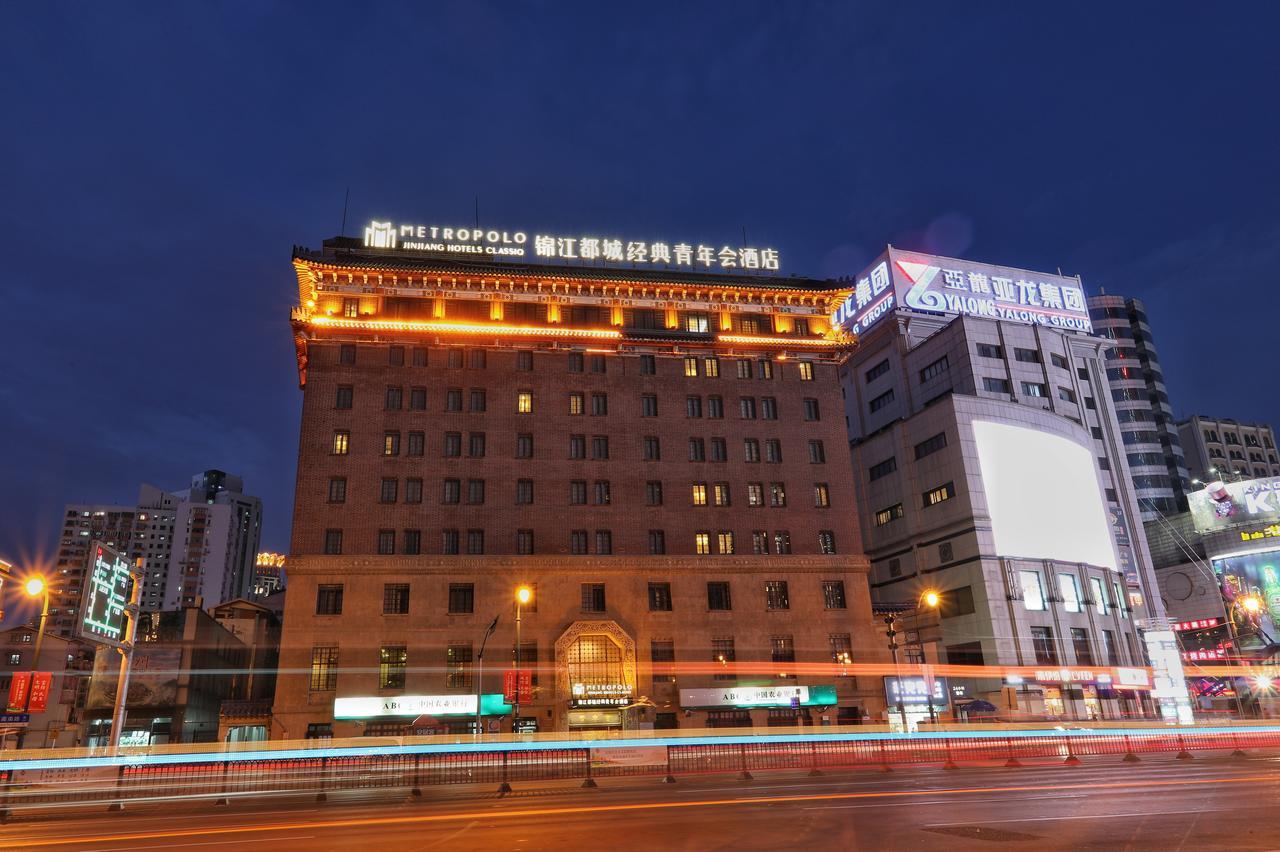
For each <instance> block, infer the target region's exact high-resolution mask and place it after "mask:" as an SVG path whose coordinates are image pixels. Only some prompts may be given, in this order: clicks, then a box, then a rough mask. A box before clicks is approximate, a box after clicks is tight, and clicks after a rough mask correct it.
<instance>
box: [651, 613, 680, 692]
mask: <svg viewBox="0 0 1280 852" xmlns="http://www.w3.org/2000/svg"><path fill="white" fill-rule="evenodd" d="M668 609H670V607H668ZM649 659H650V660H651V661H652V662H653V663H654V666H653V669H654V674H653V682H654V683H675V680H676V676H675V674H674V672H675V666H674V665H673V663H675V661H676V644H675V642H672V641H671V640H670V639H654V640H652V641H651V642H650V643H649ZM662 669H665V671H663V672H662V673H661V674H659V671H660V670H662Z"/></svg>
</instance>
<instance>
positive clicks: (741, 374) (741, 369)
mask: <svg viewBox="0 0 1280 852" xmlns="http://www.w3.org/2000/svg"><path fill="white" fill-rule="evenodd" d="M737 370H738V378H740V379H749V378H751V362H750V361H748V360H746V359H745V358H744V359H741V360H739V361H738V362H737Z"/></svg>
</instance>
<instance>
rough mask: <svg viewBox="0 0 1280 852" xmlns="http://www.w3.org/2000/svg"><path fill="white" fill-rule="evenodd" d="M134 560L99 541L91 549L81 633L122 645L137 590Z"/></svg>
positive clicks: (104, 642)
mask: <svg viewBox="0 0 1280 852" xmlns="http://www.w3.org/2000/svg"><path fill="white" fill-rule="evenodd" d="M131 570H132V563H130V561H129V559H128V558H127V557H126V556H124V554H122V553H120V551H118V550H113V549H112V548H110V547H107V546H106V545H105V544H103V543H102V542H100V541H95V542H94V543H93V545H92V546H91V547H90V549H89V582H88V587H87V588H86V589H85V593H84V608H83V609H82V610H81V612H80V629H79V633H80V635H81V636H83V637H84V638H86V639H88V640H90V641H92V642H97V643H98V644H100V645H110V646H112V647H115V648H119V647H122V646H123V645H124V644H125V640H126V639H127V638H128V637H126V636H125V631H124V628H125V612H124V610H125V607H126V606H128V605H129V596H130V595H131V594H132V593H133V577H132V575H131V573H130V572H131Z"/></svg>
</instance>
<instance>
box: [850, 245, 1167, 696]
mask: <svg viewBox="0 0 1280 852" xmlns="http://www.w3.org/2000/svg"><path fill="white" fill-rule="evenodd" d="M832 319H833V322H834V323H839V324H842V325H843V326H844V327H845V328H847V329H848V330H849V331H850V333H853V334H857V335H858V339H859V345H858V347H857V349H856V350H855V351H854V352H853V354H852V355H851V357H850V358H849V359H848V360H847V361H846V362H845V364H844V365H842V367H841V368H840V377H841V381H842V386H843V388H844V394H845V413H846V418H847V421H848V434H849V438H850V440H851V444H852V454H853V465H854V477H855V482H856V486H857V489H858V504H859V506H860V507H863V508H864V511H863V512H861V513H860V514H859V518H860V520H861V523H862V538H863V546H864V548H865V549H866V552H867V556H868V558H869V559H870V562H871V586H872V595H873V598H874V599H875V600H876V601H884V602H889V601H905V602H910V601H913V600H915V599H916V598H917V597H918V596H919V595H920V594H921V593H922V592H924V591H925V590H926V589H936V590H938V591H940V592H941V594H942V606H941V612H940V614H941V616H942V618H941V644H942V648H943V657H944V659H945V661H946V662H949V663H952V664H970V665H974V664H976V665H987V666H1035V667H1039V668H1038V669H1037V670H1036V671H1035V673H1034V676H1030V675H1026V674H1024V675H1021V676H1020V677H1019V678H1018V679H1014V680H1004V681H1003V682H1002V681H1001V680H1000V679H998V678H990V679H984V680H980V681H978V682H976V683H975V684H973V686H974V688H975V689H976V690H977V691H978V693H979V694H980V695H981V696H982V697H984V698H985V699H986V700H988V701H990V702H991V703H993V704H996V705H997V706H998V707H1000V708H1001V709H1002V710H1006V711H1007V712H1010V713H1031V714H1046V715H1052V716H1059V717H1066V718H1080V719H1083V718H1090V717H1115V716H1119V715H1144V714H1147V713H1150V712H1152V711H1153V709H1154V707H1153V705H1152V704H1151V703H1150V701H1149V699H1148V695H1149V692H1148V690H1149V687H1150V685H1151V684H1149V683H1148V682H1147V681H1146V679H1145V678H1146V676H1145V673H1140V672H1139V671H1138V669H1137V667H1141V666H1145V665H1146V662H1147V660H1146V654H1145V651H1144V647H1143V645H1144V642H1143V636H1142V634H1141V632H1140V625H1146V626H1160V625H1162V623H1163V612H1162V609H1161V602H1160V597H1159V595H1158V593H1157V586H1156V582H1155V578H1154V575H1153V573H1152V569H1151V562H1150V558H1149V556H1148V554H1147V552H1146V545H1145V540H1144V538H1143V535H1142V528H1141V526H1140V525H1139V524H1138V518H1139V505H1138V492H1137V490H1136V489H1135V487H1134V483H1133V480H1132V478H1131V476H1130V472H1129V467H1128V459H1127V445H1126V443H1125V438H1124V434H1125V433H1124V432H1123V431H1122V429H1121V426H1120V423H1119V421H1118V418H1117V408H1116V405H1115V403H1114V401H1113V398H1112V394H1111V386H1110V384H1109V382H1108V377H1107V372H1106V370H1107V362H1106V356H1105V350H1106V349H1107V348H1108V347H1109V343H1108V341H1106V340H1104V339H1102V338H1099V337H1096V336H1093V335H1092V334H1090V333H1089V331H1090V323H1089V315H1088V312H1087V308H1086V304H1085V299H1084V292H1083V287H1082V285H1081V283H1080V281H1079V279H1075V278H1065V277H1062V276H1059V275H1047V274H1043V273H1032V272H1027V271H1025V270H1017V269H1009V268H1006V267H997V266H988V265H982V264H975V263H971V262H967V261H961V260H955V259H951V258H941V257H934V256H930V255H923V254H918V253H914V252H904V251H900V250H898V249H894V248H890V249H888V250H887V251H886V253H885V254H884V255H883V256H882V257H881V258H879V259H878V260H877V261H876V262H875V263H874V264H873V265H872V266H871V267H870V268H869V269H868V270H867V272H865V273H864V274H863V275H860V276H858V277H857V279H855V281H854V282H853V287H852V288H851V291H850V294H849V296H848V298H847V300H846V301H845V302H844V303H843V304H841V305H840V306H839V307H838V308H837V309H836V312H835V314H834V315H833V318H832ZM1107 669H1110V670H1107ZM1134 687H1137V688H1134Z"/></svg>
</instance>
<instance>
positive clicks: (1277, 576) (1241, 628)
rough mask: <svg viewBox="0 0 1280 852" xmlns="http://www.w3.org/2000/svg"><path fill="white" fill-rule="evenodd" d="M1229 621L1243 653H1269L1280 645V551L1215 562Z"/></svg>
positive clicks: (1231, 557)
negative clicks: (1277, 626)
mask: <svg viewBox="0 0 1280 852" xmlns="http://www.w3.org/2000/svg"><path fill="white" fill-rule="evenodd" d="M1213 573H1214V574H1216V575H1217V577H1218V581H1219V582H1220V583H1221V584H1222V598H1223V600H1224V601H1225V603H1226V607H1227V617H1228V618H1229V619H1230V620H1231V623H1232V624H1233V625H1234V627H1235V634H1236V638H1237V640H1238V641H1239V644H1240V650H1241V651H1263V652H1266V651H1269V649H1270V648H1271V646H1272V645H1274V644H1276V643H1277V641H1280V633H1278V632H1277V629H1276V625H1277V624H1280V550H1268V551H1264V552H1262V553H1248V554H1245V555H1243V556H1229V557H1226V558H1217V559H1214V560H1213Z"/></svg>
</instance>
